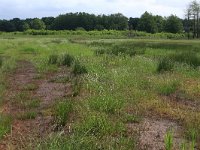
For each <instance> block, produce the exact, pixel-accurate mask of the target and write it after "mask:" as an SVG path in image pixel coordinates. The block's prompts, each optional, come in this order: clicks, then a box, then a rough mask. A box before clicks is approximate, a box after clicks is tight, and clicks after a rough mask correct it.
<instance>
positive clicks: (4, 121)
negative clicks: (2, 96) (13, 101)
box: [0, 114, 12, 139]
mask: <svg viewBox="0 0 200 150" xmlns="http://www.w3.org/2000/svg"><path fill="white" fill-rule="evenodd" d="M11 123H12V119H11V117H10V116H6V115H3V114H0V139H2V138H3V136H4V135H5V134H6V133H8V132H10V130H11Z"/></svg>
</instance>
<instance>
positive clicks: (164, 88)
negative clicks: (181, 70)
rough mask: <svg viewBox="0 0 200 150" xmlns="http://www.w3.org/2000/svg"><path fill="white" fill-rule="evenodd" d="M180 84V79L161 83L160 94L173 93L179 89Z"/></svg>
mask: <svg viewBox="0 0 200 150" xmlns="http://www.w3.org/2000/svg"><path fill="white" fill-rule="evenodd" d="M178 85H179V82H178V81H173V82H169V83H165V84H163V85H159V87H158V91H159V94H161V95H166V96H168V95H170V94H173V93H175V91H176V90H177V88H178Z"/></svg>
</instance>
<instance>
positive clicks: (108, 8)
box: [0, 0, 191, 19]
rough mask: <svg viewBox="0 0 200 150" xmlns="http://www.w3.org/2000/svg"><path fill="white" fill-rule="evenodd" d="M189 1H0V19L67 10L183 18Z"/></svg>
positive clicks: (50, 13)
mask: <svg viewBox="0 0 200 150" xmlns="http://www.w3.org/2000/svg"><path fill="white" fill-rule="evenodd" d="M189 2H191V0H0V19H11V18H33V17H39V18H41V17H43V16H54V17H55V16H58V15H59V14H63V13H67V12H87V13H94V14H111V13H118V12H120V13H123V14H124V15H125V16H127V17H140V16H141V14H143V13H144V12H145V11H148V12H151V13H153V14H155V15H156V14H158V15H162V16H169V15H171V14H176V15H177V16H179V17H181V18H183V17H184V10H185V8H186V6H187V5H188V3H189Z"/></svg>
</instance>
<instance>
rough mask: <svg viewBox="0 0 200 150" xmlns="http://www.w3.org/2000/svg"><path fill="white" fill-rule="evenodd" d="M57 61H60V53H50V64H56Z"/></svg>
mask: <svg viewBox="0 0 200 150" xmlns="http://www.w3.org/2000/svg"><path fill="white" fill-rule="evenodd" d="M57 62H58V55H56V54H51V55H49V58H48V64H51V65H55V64H57Z"/></svg>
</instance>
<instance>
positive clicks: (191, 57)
mask: <svg viewBox="0 0 200 150" xmlns="http://www.w3.org/2000/svg"><path fill="white" fill-rule="evenodd" d="M170 57H171V59H173V60H174V61H176V62H180V63H186V64H188V65H190V66H192V67H195V68H196V67H198V66H200V58H199V57H198V56H197V55H196V53H194V52H182V53H177V54H174V55H171V56H170Z"/></svg>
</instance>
